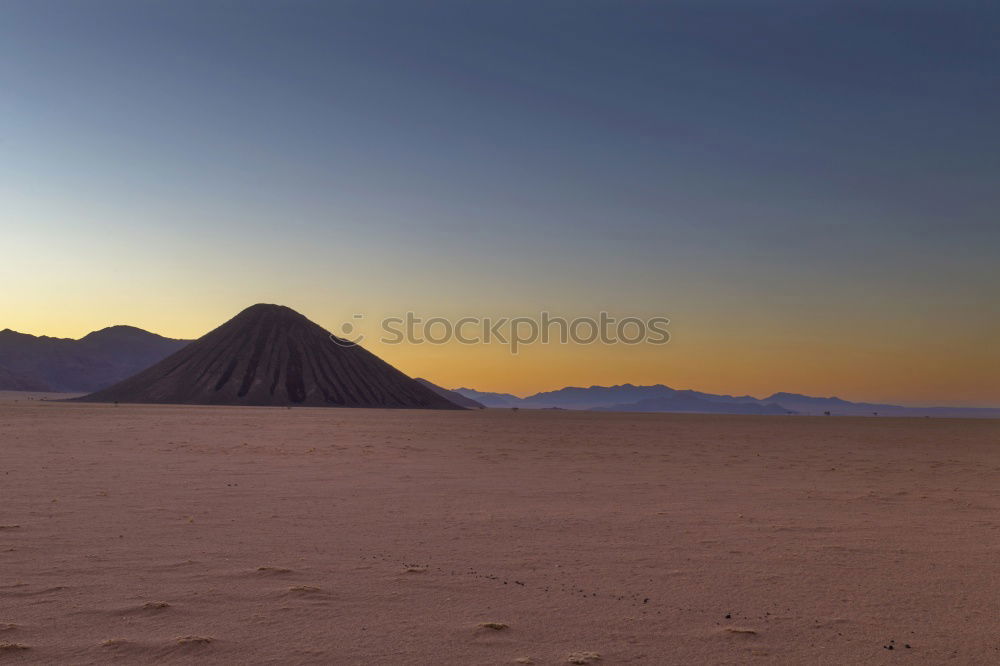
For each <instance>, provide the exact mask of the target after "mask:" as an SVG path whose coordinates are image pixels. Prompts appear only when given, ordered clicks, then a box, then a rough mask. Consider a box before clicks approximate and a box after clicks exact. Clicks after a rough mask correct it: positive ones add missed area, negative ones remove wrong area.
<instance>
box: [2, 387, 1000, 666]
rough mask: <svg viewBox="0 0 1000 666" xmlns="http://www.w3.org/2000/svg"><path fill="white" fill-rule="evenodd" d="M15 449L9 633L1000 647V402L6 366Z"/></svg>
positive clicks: (398, 642) (690, 649)
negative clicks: (656, 401) (167, 386)
mask: <svg viewBox="0 0 1000 666" xmlns="http://www.w3.org/2000/svg"><path fill="white" fill-rule="evenodd" d="M0 464H2V470H0V662H2V663H19V662H22V661H23V662H56V661H58V662H68V663H73V664H85V663H93V664H104V663H108V662H114V661H120V662H122V663H135V662H145V661H152V660H154V659H157V660H163V661H167V662H193V661H200V662H206V663H209V662H212V663H240V662H252V663H282V664H295V663H325V664H433V663H442V664H517V663H521V664H528V663H535V664H565V663H569V660H570V659H571V655H575V656H574V657H572V659H575V660H576V661H577V662H579V663H599V664H619V663H648V664H695V663H731V664H746V663H803V664H806V663H808V664H818V663H822V664H846V663H865V664H880V663H882V664H895V663H923V664H927V663H942V662H949V663H962V664H973V663H978V664H982V663H998V662H1000V634H998V633H997V631H996V628H997V624H996V623H997V616H998V610H1000V567H998V563H1000V550H998V547H1000V511H998V509H1000V484H998V480H1000V422H997V421H975V420H944V419H881V418H880V419H870V418H869V419H862V418H858V419H852V418H810V417H741V416H682V415H643V414H607V413H573V412H554V411H527V410H521V411H518V412H513V411H506V410H505V411H494V410H489V411H475V412H472V411H470V412H461V413H455V412H420V411H376V410H333V409H292V410H286V409H273V408H237V407H221V408H203V407H164V406H158V407H147V406H134V405H131V406H125V405H122V406H119V407H115V406H113V405H85V404H60V403H55V402H51V401H47V402H42V401H39V400H30V401H29V400H24V399H21V400H19V401H17V402H15V401H14V396H11V395H6V396H3V399H2V400H0ZM483 623H498V624H496V625H495V627H496V628H492V627H490V626H482V625H483ZM888 647H892V648H893V649H892V650H889V649H887V648H888ZM597 655H599V658H598V657H597Z"/></svg>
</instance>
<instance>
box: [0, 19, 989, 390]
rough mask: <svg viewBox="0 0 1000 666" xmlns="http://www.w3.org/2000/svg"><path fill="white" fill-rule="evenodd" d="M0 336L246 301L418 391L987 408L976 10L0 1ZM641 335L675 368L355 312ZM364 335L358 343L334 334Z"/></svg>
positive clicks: (982, 70) (167, 323)
mask: <svg viewBox="0 0 1000 666" xmlns="http://www.w3.org/2000/svg"><path fill="white" fill-rule="evenodd" d="M0 16H2V18H0V238H2V240H3V243H2V247H3V248H4V250H5V251H4V252H3V261H2V262H0V284H2V285H3V289H2V291H0V328H12V329H14V330H19V331H22V332H27V333H33V334H45V335H52V336H60V337H79V336H81V335H84V334H85V333H87V332H89V331H91V330H95V329H99V328H103V327H105V326H108V325H111V324H130V325H135V326H139V327H142V328H145V329H147V330H151V331H154V332H157V333H160V334H162V335H167V336H170V337H180V338H194V337H198V336H200V335H202V334H204V333H205V332H207V331H208V330H211V329H212V328H214V327H215V326H217V325H219V324H221V323H222V322H224V321H226V320H227V319H229V318H230V317H232V316H233V315H235V314H236V313H237V312H239V311H240V310H242V309H243V308H245V307H247V306H249V305H251V304H253V303H257V302H269V303H280V304H284V305H288V306H290V307H293V308H295V309H296V310H298V311H300V312H302V313H303V314H305V315H306V316H308V317H310V318H311V319H313V320H314V321H316V322H317V323H319V324H321V325H323V326H325V327H327V328H328V329H330V330H336V329H338V328H339V326H340V324H341V322H344V321H352V317H353V315H355V314H363V315H364V319H363V320H361V321H362V324H363V325H362V327H361V328H362V329H364V327H365V326H368V327H369V330H367V331H365V333H366V335H367V339H366V341H365V343H364V344H365V346H366V347H368V348H369V349H370V350H371V351H373V352H375V353H376V354H378V355H380V356H382V357H383V358H385V359H386V360H387V361H389V362H391V363H393V364H394V365H396V366H398V367H399V368H400V369H402V370H403V371H404V372H406V373H408V374H410V375H412V376H423V377H427V378H429V379H431V380H432V381H435V382H437V383H439V384H442V385H445V386H449V387H454V386H471V387H475V388H478V389H482V390H495V391H506V392H512V393H517V394H521V395H523V394H528V393H533V392H535V391H540V390H549V389H554V388H559V387H562V386H566V385H583V386H588V385H591V384H616V383H625V382H631V383H635V384H648V383H664V384H667V385H670V386H674V387H677V388H695V389H699V390H703V391H713V392H724V393H734V394H745V393H750V394H754V395H758V396H762V395H767V394H769V393H771V392H774V391H795V392H802V393H809V394H814V395H839V396H841V397H845V398H850V399H856V400H879V401H889V402H902V403H906V404H914V405H927V404H947V405H983V406H986V405H1000V187H998V186H997V183H998V182H1000V124H998V122H997V119H998V118H1000V85H998V80H997V79H998V71H1000V40H997V39H996V36H995V27H996V25H998V23H1000V7H998V6H993V7H990V6H989V3H983V2H965V1H962V0H958V1H955V2H947V3H943V2H923V1H921V0H909V1H906V2H903V1H898V2H897V1H888V0H868V1H865V2H832V1H830V2H827V1H809V0H788V1H778V0H768V1H754V0H731V1H728V2H724V1H716V0H698V1H683V2H682V1H678V2H668V1H664V2H644V1H640V0H635V1H625V2H613V1H611V0H606V1H602V2H595V1H592V0H572V1H566V2H552V1H547V0H530V1H527V0H525V1H504V2H489V3H487V2H435V1H420V0H405V1H404V0H400V1H398V2H388V1H380V0H365V1H347V0H344V1H340V2H338V1H329V2H306V1H302V0H284V1H282V2H278V0H271V1H268V2H262V1H259V0H243V1H240V2H236V1H222V0H170V1H167V0H160V1H153V0H121V1H110V0H88V1H86V2H70V1H69V0H60V1H54V0H8V1H7V2H4V3H3V7H2V9H0ZM408 311H412V312H415V313H418V314H419V315H422V316H425V317H430V316H443V317H450V318H458V317H462V316H467V315H469V316H491V317H516V316H537V315H538V313H540V312H542V311H547V312H552V313H556V314H560V315H563V316H566V317H577V316H596V315H597V313H599V312H601V311H607V312H609V313H611V314H612V315H615V316H617V317H625V316H638V317H651V316H664V317H668V318H669V319H670V322H671V323H670V326H669V330H670V334H671V341H670V343H669V344H667V345H636V346H625V345H610V346H609V345H599V344H598V345H555V344H549V345H541V344H537V345H531V346H528V347H526V348H524V349H522V351H521V352H520V353H518V354H517V355H512V354H510V352H509V349H508V348H507V347H505V346H503V345H498V344H493V345H461V344H457V343H452V344H446V345H441V346H431V345H426V344H425V345H414V344H410V345H405V344H404V345H388V344H382V343H380V342H379V341H378V340H377V339H375V338H376V337H377V335H376V334H377V324H376V322H378V321H379V319H380V318H381V317H385V316H397V315H401V314H402V313H405V312H408ZM353 321H358V320H353Z"/></svg>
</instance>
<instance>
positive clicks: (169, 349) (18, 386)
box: [0, 326, 188, 393]
mask: <svg viewBox="0 0 1000 666" xmlns="http://www.w3.org/2000/svg"><path fill="white" fill-rule="evenodd" d="M187 343H188V340H173V339H171V338H165V337H162V336H160V335H156V334H155V333H150V332H148V331H144V330H142V329H141V328H135V327H134V326H111V327H109V328H105V329H102V330H100V331H94V332H93V333H89V334H87V335H86V336H84V337H82V338H80V339H79V340H73V339H71V338H51V337H48V336H44V335H43V336H35V335H28V334H25V333H18V332H17V331H12V330H10V329H5V330H3V331H0V389H5V390H15V391H17V390H20V391H25V390H27V391H63V392H69V393H85V392H88V391H96V390H99V389H102V388H105V387H107V386H110V385H112V384H114V383H115V382H119V381H121V380H122V379H125V378H126V377H129V376H131V375H134V374H135V373H137V372H139V371H140V370H143V369H144V368H148V367H149V366H151V365H152V364H154V363H156V362H157V361H160V360H163V359H164V358H166V357H167V356H169V355H170V354H172V353H174V352H175V351H177V350H178V349H181V348H182V347H184V345H186V344H187ZM25 387H27V388H25Z"/></svg>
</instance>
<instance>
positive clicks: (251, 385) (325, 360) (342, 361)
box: [78, 304, 461, 409]
mask: <svg viewBox="0 0 1000 666" xmlns="http://www.w3.org/2000/svg"><path fill="white" fill-rule="evenodd" d="M78 399H79V400H82V401H89V402H112V401H114V402H142V403H172V404H201V405H311V406H329V407H408V408H432V409H461V407H459V406H458V405H455V404H454V403H452V402H450V401H449V400H447V399H445V398H443V397H442V396H440V395H438V394H437V393H435V392H434V391H432V390H430V389H429V388H427V387H426V386H423V385H422V384H420V383H419V382H417V381H415V380H413V379H411V378H409V377H407V376H406V375H404V374H403V373H402V372H400V371H399V370H397V369H395V368H394V367H392V366H391V365H389V364H388V363H386V362H385V361H383V360H381V359H380V358H378V357H377V356H375V355H374V354H372V353H371V352H369V351H367V350H365V349H364V348H362V347H360V346H357V345H353V344H351V343H349V342H347V341H345V340H341V339H340V338H336V337H334V336H332V335H331V334H330V333H329V332H328V331H326V330H324V329H323V328H322V327H320V326H319V325H317V324H314V323H313V322H311V321H309V320H308V319H306V318H305V317H304V316H302V315H301V314H299V313H298V312H295V311H294V310H292V309H291V308H287V307H284V306H281V305H265V304H258V305H254V306H251V307H249V308H247V309H246V310H244V311H243V312H241V313H239V314H238V315H236V316H235V317H233V318H232V319H230V320H229V321H228V322H226V323H225V324H223V325H222V326H220V327H218V328H216V329H215V330H213V331H211V332H209V333H207V334H205V335H204V336H202V337H201V338H199V339H197V340H195V341H194V342H192V343H190V344H189V345H187V346H186V347H184V348H183V349H181V350H180V351H178V352H177V353H175V354H173V355H171V356H169V357H167V358H166V359H164V360H162V361H160V362H159V363H157V364H155V365H153V366H152V367H150V368H147V369H146V370H143V371H142V372H140V373H139V374H137V375H135V376H133V377H130V378H128V379H126V380H124V381H122V382H119V383H117V384H115V385H114V386H111V387H109V388H106V389H104V390H101V391H98V392H96V393H93V394H92V395H88V396H85V397H83V398H78Z"/></svg>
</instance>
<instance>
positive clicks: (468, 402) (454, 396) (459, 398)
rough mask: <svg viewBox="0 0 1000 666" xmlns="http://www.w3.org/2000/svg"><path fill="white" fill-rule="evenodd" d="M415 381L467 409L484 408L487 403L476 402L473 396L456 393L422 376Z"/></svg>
mask: <svg viewBox="0 0 1000 666" xmlns="http://www.w3.org/2000/svg"><path fill="white" fill-rule="evenodd" d="M414 381H417V382H420V383H421V384H423V385H424V386H426V387H427V388H429V389H430V390H432V391H434V392H435V393H437V394H438V395H439V396H441V397H443V398H445V399H446V400H450V401H451V402H453V403H455V404H456V405H458V406H459V407H465V408H466V409H484V408H485V407H486V405H484V404H482V403H481V402H476V401H475V400H473V399H472V398H467V397H465V396H464V395H462V394H461V393H456V392H455V391H449V390H448V389H446V388H444V387H442V386H438V385H437V384H435V383H434V382H431V381H428V380H426V379H423V378H421V377H417V378H415V379H414Z"/></svg>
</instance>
